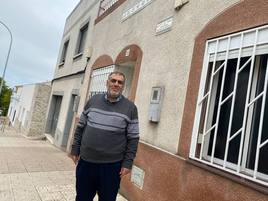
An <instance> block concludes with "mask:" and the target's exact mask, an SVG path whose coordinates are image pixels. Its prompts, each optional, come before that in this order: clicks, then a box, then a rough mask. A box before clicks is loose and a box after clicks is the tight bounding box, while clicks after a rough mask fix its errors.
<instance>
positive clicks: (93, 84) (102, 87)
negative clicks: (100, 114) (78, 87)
mask: <svg viewBox="0 0 268 201" xmlns="http://www.w3.org/2000/svg"><path fill="white" fill-rule="evenodd" d="M114 69H115V66H114V65H110V66H106V67H103V68H98V69H95V70H93V72H92V75H91V80H90V89H89V95H90V97H92V96H93V95H95V94H100V93H105V92H106V91H107V89H106V81H107V79H108V76H109V74H110V73H111V72H113V71H114Z"/></svg>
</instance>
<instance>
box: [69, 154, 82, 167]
mask: <svg viewBox="0 0 268 201" xmlns="http://www.w3.org/2000/svg"><path fill="white" fill-rule="evenodd" d="M68 156H69V157H70V158H71V159H72V160H73V162H74V164H75V165H77V162H78V160H79V159H80V156H75V155H72V154H68Z"/></svg>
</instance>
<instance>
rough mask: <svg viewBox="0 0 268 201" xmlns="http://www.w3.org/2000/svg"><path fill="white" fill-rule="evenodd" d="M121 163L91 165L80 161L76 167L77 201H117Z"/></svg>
mask: <svg viewBox="0 0 268 201" xmlns="http://www.w3.org/2000/svg"><path fill="white" fill-rule="evenodd" d="M120 169H121V162H116V163H105V164H102V163H90V162H87V161H84V160H83V159H80V160H79V162H78V164H77V167H76V201H93V198H94V197H95V195H96V193H97V194H98V196H99V201H115V200H116V196H117V193H118V189H119V186H120V175H119V173H120Z"/></svg>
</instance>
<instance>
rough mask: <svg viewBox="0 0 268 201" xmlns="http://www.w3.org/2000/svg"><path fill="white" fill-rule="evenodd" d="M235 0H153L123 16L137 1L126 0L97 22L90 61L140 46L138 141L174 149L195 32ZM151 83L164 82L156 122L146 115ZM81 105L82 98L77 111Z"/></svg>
mask: <svg viewBox="0 0 268 201" xmlns="http://www.w3.org/2000/svg"><path fill="white" fill-rule="evenodd" d="M235 2H237V0H226V1H220V0H216V1H215V0H209V1H208V0H201V1H190V3H188V4H186V5H185V6H184V7H183V8H182V9H181V10H180V11H176V10H175V9H174V1H173V0H167V1H165V3H164V4H163V1H161V0H154V1H152V2H151V4H149V5H148V6H147V7H145V8H144V9H143V10H141V11H140V12H138V13H136V14H135V15H133V16H131V17H130V18H128V19H127V20H125V21H122V20H121V19H122V14H123V13H124V12H125V11H126V10H127V9H129V8H132V7H133V5H135V3H137V1H134V0H129V1H126V2H125V3H123V4H122V5H121V6H120V7H119V8H117V9H116V10H115V11H113V12H112V13H111V14H110V15H108V16H107V17H106V18H104V19H103V20H102V21H100V22H99V23H98V24H96V26H95V29H94V42H93V47H94V51H93V55H92V58H91V61H90V63H89V66H91V65H92V64H93V63H94V61H95V60H96V59H97V58H98V57H99V56H101V55H103V54H107V55H109V56H111V57H112V59H113V60H114V61H115V59H116V57H117V56H118V54H119V53H120V51H121V50H122V49H123V48H125V47H126V46H127V45H130V44H136V45H138V46H139V47H140V48H141V50H142V51H143V57H142V63H141V71H140V76H139V81H138V88H137V93H136V99H135V103H136V104H137V106H138V110H139V117H140V130H141V139H142V140H143V141H145V142H148V143H150V144H153V145H155V146H157V147H161V148H163V149H165V150H167V151H169V152H172V153H176V152H177V148H178V139H179V135H180V127H181V120H182V114H183V108H184V101H185V95H186V89H187V82H188V75H189V70H190V65H191V57H192V51H193V45H194V38H195V36H196V35H197V34H198V33H199V32H200V31H201V29H202V27H203V26H204V25H205V24H206V23H208V22H209V20H210V19H212V18H213V17H214V16H215V15H217V14H218V13H220V12H222V11H223V10H224V9H225V8H227V7H228V6H230V5H232V4H233V3H235ZM171 16H173V26H172V29H171V31H169V32H166V33H163V34H161V35H156V31H155V30H156V26H157V24H158V23H160V22H161V21H163V20H164V19H166V18H168V17H171ZM86 75H87V76H86V77H85V78H86V79H85V84H84V85H83V92H82V93H81V94H82V97H81V100H82V101H84V100H85V99H86V97H85V94H86V93H85V92H86V91H87V86H88V84H89V75H90V68H88V69H87V72H86ZM154 86H164V87H165V95H164V100H163V105H162V112H161V119H160V122H159V123H158V124H152V123H150V122H149V121H148V112H149V103H150V96H151V89H152V87H154ZM83 105H84V104H83V102H81V105H80V107H79V113H81V111H82V109H83V107H82V106H83Z"/></svg>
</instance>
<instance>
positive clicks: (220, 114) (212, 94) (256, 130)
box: [190, 26, 268, 186]
mask: <svg viewBox="0 0 268 201" xmlns="http://www.w3.org/2000/svg"><path fill="white" fill-rule="evenodd" d="M267 66H268V26H264V27H260V28H256V29H251V30H247V31H244V32H240V33H236V34H232V35H229V36H224V37H221V38H217V39H213V40H209V41H207V45H206V52H205V57H204V64H203V72H202V76H201V82H200V91H199V97H198V103H197V108H196V117H195V123H194V129H193V135H192V143H191V151H190V158H192V159H194V160H198V161H200V162H202V163H205V164H208V165H211V166H213V167H216V168H220V169H222V170H224V171H227V172H230V173H233V174H236V175H239V176H241V177H244V178H247V179H249V180H253V181H255V182H257V183H260V184H262V185H265V186H268V160H267V156H268V124H267V122H268V98H267V90H268V89H267V83H268V70H267Z"/></svg>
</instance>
